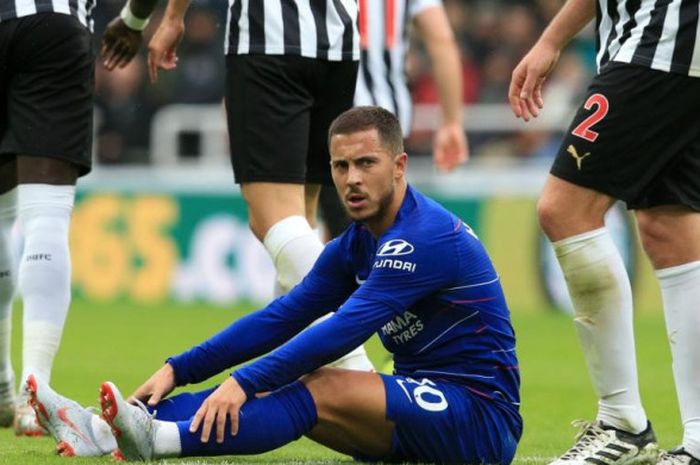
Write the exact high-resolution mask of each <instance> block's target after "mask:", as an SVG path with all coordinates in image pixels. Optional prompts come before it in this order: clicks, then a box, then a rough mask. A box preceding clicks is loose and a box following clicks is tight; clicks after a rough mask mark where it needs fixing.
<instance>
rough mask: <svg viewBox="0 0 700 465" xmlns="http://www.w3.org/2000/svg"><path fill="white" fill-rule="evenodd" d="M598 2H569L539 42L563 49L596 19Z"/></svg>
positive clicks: (585, 0) (586, 0)
mask: <svg viewBox="0 0 700 465" xmlns="http://www.w3.org/2000/svg"><path fill="white" fill-rule="evenodd" d="M595 11H596V0H568V1H567V2H566V3H565V4H564V6H563V7H562V8H561V10H559V12H558V13H557V15H556V16H555V17H554V19H552V21H551V22H550V23H549V26H547V28H546V29H545V30H544V32H543V33H542V35H541V36H540V39H539V41H538V42H542V43H547V44H549V45H550V46H552V47H554V48H555V49H557V50H561V49H563V48H564V47H565V46H566V44H568V43H569V41H571V39H573V38H574V36H576V34H578V33H579V32H580V31H581V29H583V28H584V26H586V24H588V23H589V22H590V21H591V20H592V19H593V18H594V17H595Z"/></svg>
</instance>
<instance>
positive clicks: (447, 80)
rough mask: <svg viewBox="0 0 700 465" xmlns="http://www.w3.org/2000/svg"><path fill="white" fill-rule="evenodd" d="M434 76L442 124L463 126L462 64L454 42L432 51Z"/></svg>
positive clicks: (438, 44) (436, 47)
mask: <svg viewBox="0 0 700 465" xmlns="http://www.w3.org/2000/svg"><path fill="white" fill-rule="evenodd" d="M429 50H430V55H431V60H432V63H433V75H434V76H435V83H436V84H437V89H438V95H439V99H440V109H441V110H442V123H443V124H450V123H455V124H459V125H460V126H461V125H462V62H461V58H460V54H459V49H458V48H457V45H456V44H455V42H454V40H445V41H444V42H443V43H437V44H434V45H433V47H431V48H430V49H429Z"/></svg>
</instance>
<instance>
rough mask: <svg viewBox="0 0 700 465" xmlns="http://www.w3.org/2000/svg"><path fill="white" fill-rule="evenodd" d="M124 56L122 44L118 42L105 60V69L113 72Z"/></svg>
mask: <svg viewBox="0 0 700 465" xmlns="http://www.w3.org/2000/svg"><path fill="white" fill-rule="evenodd" d="M121 55H122V47H121V43H119V42H117V43H115V44H114V46H113V47H112V48H111V50H110V51H109V52H108V54H107V57H106V59H105V63H104V65H105V68H107V69H108V70H110V71H111V70H113V69H114V68H115V67H116V66H117V63H118V62H119V58H120V57H121Z"/></svg>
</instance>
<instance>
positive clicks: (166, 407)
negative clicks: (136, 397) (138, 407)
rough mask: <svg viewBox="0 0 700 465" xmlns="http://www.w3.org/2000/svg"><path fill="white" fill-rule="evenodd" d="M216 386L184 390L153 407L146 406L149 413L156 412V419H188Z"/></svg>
mask: <svg viewBox="0 0 700 465" xmlns="http://www.w3.org/2000/svg"><path fill="white" fill-rule="evenodd" d="M215 389H216V387H213V388H211V389H207V390H205V391H201V392H184V393H182V394H178V395H176V396H173V397H168V398H167V399H164V400H161V401H160V402H158V405H156V406H155V407H148V411H149V413H153V412H155V413H156V420H162V421H181V420H189V419H190V418H192V417H193V416H194V414H195V413H197V410H199V407H200V406H201V405H202V403H203V402H204V401H205V400H206V398H207V397H209V395H210V394H211V393H212V392H214V390H215Z"/></svg>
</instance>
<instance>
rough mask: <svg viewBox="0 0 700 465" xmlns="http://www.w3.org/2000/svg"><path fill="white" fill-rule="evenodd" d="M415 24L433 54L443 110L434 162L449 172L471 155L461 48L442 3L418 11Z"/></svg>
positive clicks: (435, 76)
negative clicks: (464, 105) (464, 108)
mask: <svg viewBox="0 0 700 465" xmlns="http://www.w3.org/2000/svg"><path fill="white" fill-rule="evenodd" d="M415 24H416V27H417V29H418V32H419V33H420V35H421V37H422V39H423V41H424V43H425V46H426V48H427V50H428V54H429V55H430V60H431V62H432V68H433V76H434V78H435V83H436V84H437V89H438V94H439V98H440V110H441V112H442V122H441V125H440V128H438V130H437V132H436V133H435V139H434V143H433V161H434V163H435V166H437V167H438V169H440V170H442V171H448V170H451V169H453V168H455V167H456V166H457V165H459V164H461V163H464V162H465V161H467V158H468V157H469V151H468V147H467V139H466V135H465V133H464V124H463V121H462V62H461V57H460V52H459V47H458V46H457V42H456V41H455V37H454V34H453V32H452V28H451V27H450V22H449V20H448V19H447V14H446V13H445V9H444V8H443V7H442V5H437V6H433V7H430V8H427V9H425V10H423V11H421V12H420V13H418V15H417V16H416V18H415Z"/></svg>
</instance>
